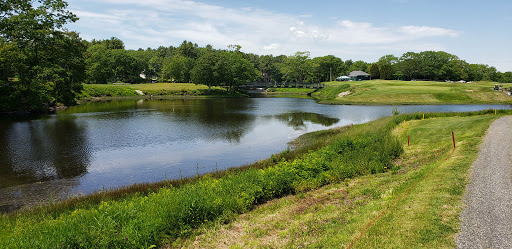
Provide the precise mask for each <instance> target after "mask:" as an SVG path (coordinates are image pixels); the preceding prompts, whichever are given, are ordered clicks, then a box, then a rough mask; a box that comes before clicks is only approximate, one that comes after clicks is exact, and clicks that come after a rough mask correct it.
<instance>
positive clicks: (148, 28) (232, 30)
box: [72, 0, 461, 58]
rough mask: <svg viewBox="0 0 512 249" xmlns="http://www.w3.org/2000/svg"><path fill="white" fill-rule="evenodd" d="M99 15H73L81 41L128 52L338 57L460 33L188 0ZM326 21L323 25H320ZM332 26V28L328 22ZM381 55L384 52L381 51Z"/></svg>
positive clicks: (113, 6) (119, 5) (130, 4)
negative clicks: (179, 49) (203, 50)
mask: <svg viewBox="0 0 512 249" xmlns="http://www.w3.org/2000/svg"><path fill="white" fill-rule="evenodd" d="M91 1H92V2H94V6H97V8H98V10H95V11H92V10H89V11H85V10H83V8H82V9H81V10H72V12H73V13H75V14H77V15H78V17H80V20H79V21H78V22H77V23H76V24H75V25H74V26H76V27H78V28H77V29H78V31H79V32H81V33H82V34H84V37H95V38H100V39H104V38H109V37H111V36H116V37H118V38H120V39H121V40H123V41H124V42H125V44H126V46H127V48H131V49H137V48H139V47H143V48H145V47H158V46H161V45H163V46H169V45H174V46H177V45H179V44H180V43H181V42H182V41H183V40H189V41H192V42H195V43H198V44H199V45H200V46H205V45H206V44H211V45H213V46H214V47H215V48H226V47H227V46H228V45H229V44H239V45H241V46H242V50H243V51H245V52H251V53H257V54H266V53H268V52H269V51H272V53H273V54H286V55H292V54H294V53H295V52H296V51H306V50H308V51H310V52H311V55H312V56H322V55H326V54H334V55H337V56H340V57H345V58H346V56H349V55H353V57H352V58H359V57H360V56H358V55H364V54H379V55H383V54H384V53H385V51H408V50H416V49H417V48H418V46H419V45H418V44H421V46H428V47H429V48H441V49H442V48H443V47H444V46H443V45H442V44H439V43H436V42H432V41H429V43H427V42H425V41H421V42H420V39H425V38H433V39H437V40H442V39H446V38H448V39H452V38H456V37H458V36H459V35H460V34H461V32H458V31H455V30H451V29H445V28H441V27H429V26H412V25H408V26H378V25H376V24H372V23H367V22H355V21H351V20H337V19H327V21H328V23H327V24H323V25H315V24H314V23H312V22H314V21H315V20H314V19H313V18H312V17H313V16H312V15H302V16H301V15H297V16H294V15H290V14H282V13H275V12H272V11H266V10H261V9H255V8H240V9H236V8H227V7H222V6H216V5H210V4H205V3H200V2H197V1H188V0H144V1H140V0H101V1H100V0H91ZM324 21H326V20H324ZM329 22H330V23H329ZM383 51H384V52H383Z"/></svg>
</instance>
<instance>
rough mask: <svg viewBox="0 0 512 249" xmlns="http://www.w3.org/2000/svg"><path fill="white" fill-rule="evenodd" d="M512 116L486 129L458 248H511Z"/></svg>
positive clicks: (466, 197)
mask: <svg viewBox="0 0 512 249" xmlns="http://www.w3.org/2000/svg"><path fill="white" fill-rule="evenodd" d="M511 159H512V116H507V117H503V118H500V119H498V120H496V121H495V122H494V123H493V124H492V125H491V126H490V127H489V130H488V131H487V135H486V136H485V138H484V142H483V144H482V147H481V150H480V153H479V155H478V159H477V160H476V161H475V163H474V164H473V166H472V172H471V181H470V183H469V185H468V186H467V187H466V193H465V195H464V203H465V204H466V207H465V209H464V210H463V212H462V215H461V221H462V224H461V231H460V233H459V234H457V246H458V248H512V160H511Z"/></svg>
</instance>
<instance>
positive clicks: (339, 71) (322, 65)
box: [0, 0, 512, 111]
mask: <svg viewBox="0 0 512 249" xmlns="http://www.w3.org/2000/svg"><path fill="white" fill-rule="evenodd" d="M66 8H67V3H66V2H65V1H62V0H36V1H23V0H7V1H2V2H1V3H0V111H6V110H38V109H47V108H48V107H51V106H54V105H57V104H63V105H72V104H74V103H75V102H76V99H77V96H78V95H79V94H80V92H81V90H82V84H83V83H88V84H109V83H115V82H123V83H143V82H154V81H159V82H192V83H196V84H205V85H208V86H210V87H211V86H225V87H226V88H228V89H229V90H231V89H232V88H233V87H234V86H236V85H239V84H242V83H245V82H250V81H264V82H312V83H316V82H325V81H331V80H334V79H335V78H336V77H338V76H341V75H346V74H348V73H349V72H351V71H356V70H359V71H365V72H367V73H370V74H371V75H372V78H373V79H379V78H380V79H388V80H390V79H395V80H413V79H422V80H436V81H445V80H453V81H456V80H465V81H481V80H487V81H496V82H512V72H505V73H501V72H498V71H497V70H496V68H495V67H492V66H488V65H482V64H469V63H467V62H466V61H464V60H461V59H460V58H458V57H457V56H455V55H452V54H449V53H446V52H442V51H438V52H436V51H424V52H420V53H415V52H407V53H405V54H403V55H402V56H400V57H396V56H394V55H384V56H382V57H381V58H380V59H379V60H378V61H377V62H374V63H368V62H364V61H361V60H357V61H353V60H351V59H347V60H342V59H341V58H338V57H336V56H333V55H327V56H322V57H315V58H311V56H310V53H309V52H307V51H304V52H297V53H295V54H294V55H289V56H287V55H279V56H274V55H256V54H252V53H244V52H242V51H241V46H239V45H230V46H228V47H227V48H226V49H214V48H213V47H212V46H211V45H206V46H205V47H199V46H198V45H197V44H195V43H193V42H190V41H183V43H181V44H180V45H178V46H176V47H175V46H169V47H165V46H161V47H159V48H156V49H152V48H147V49H142V48H141V49H138V50H129V49H126V48H125V46H124V43H123V41H122V40H120V39H118V38H115V37H112V38H110V39H107V40H92V41H86V40H83V39H81V38H80V36H79V35H78V34H77V33H75V32H70V31H68V30H67V29H65V24H67V23H70V22H75V21H76V20H78V18H77V16H75V15H74V14H72V13H71V12H69V11H68V10H66Z"/></svg>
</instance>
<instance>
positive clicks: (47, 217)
mask: <svg viewBox="0 0 512 249" xmlns="http://www.w3.org/2000/svg"><path fill="white" fill-rule="evenodd" d="M484 113H490V111H487V112H479V113H472V114H462V115H463V116H467V115H477V114H484ZM457 115H458V114H435V115H429V116H428V117H429V118H430V117H433V116H437V117H441V116H457ZM480 117H482V116H480ZM483 117H490V118H489V120H490V119H492V118H493V116H483ZM412 119H416V120H418V119H421V116H420V114H411V115H403V116H395V117H389V118H385V119H380V120H377V121H374V122H371V123H367V124H362V125H356V126H351V127H345V128H340V129H335V130H329V131H323V132H317V133H314V134H309V135H307V136H306V137H305V138H303V139H302V140H299V141H298V142H299V143H300V142H306V143H307V144H309V147H308V148H315V149H314V150H309V151H306V152H305V151H303V152H302V153H300V154H294V153H295V152H294V151H288V152H284V153H283V154H281V155H280V156H277V157H273V158H271V159H269V160H267V161H265V162H262V163H259V164H256V165H254V166H249V167H246V168H245V169H244V170H234V171H231V172H225V173H224V174H223V176H222V177H220V178H218V177H217V174H211V175H206V176H204V177H202V178H197V179H196V180H194V181H191V182H190V183H189V184H185V185H173V184H169V185H167V186H165V187H162V188H160V189H159V190H157V191H155V192H152V191H147V192H145V193H147V194H143V193H138V194H137V193H136V194H133V195H125V196H123V198H122V199H119V200H113V199H111V200H108V201H102V202H101V203H99V204H94V203H88V202H85V203H80V202H78V203H74V204H72V205H69V206H68V208H66V206H60V208H52V207H47V208H43V209H39V210H36V211H33V212H21V213H19V214H11V215H4V216H2V217H1V221H2V222H0V231H1V232H0V247H1V248H33V247H43V248H46V247H60V246H64V247H65V248H74V247H86V248H90V247H125V248H126V247H128V248H140V247H150V246H152V245H158V244H162V243H171V242H173V241H176V239H179V238H185V237H187V236H189V235H190V234H192V232H193V231H195V228H197V227H201V226H204V225H205V224H217V223H218V222H221V223H222V222H229V221H230V220H231V219H232V218H233V217H236V214H239V213H244V212H247V211H249V210H251V209H253V208H254V207H255V206H256V205H258V204H261V203H264V202H266V201H269V200H271V199H274V198H277V197H282V196H285V195H288V194H299V195H304V194H305V193H307V191H308V190H311V189H316V188H318V187H321V186H324V185H326V184H332V183H337V182H341V181H344V180H346V179H349V178H353V177H356V176H358V175H367V174H374V173H383V172H388V171H389V170H390V169H393V170H391V171H392V172H395V173H397V172H399V171H400V170H401V169H400V167H393V163H392V162H393V160H394V159H395V158H397V157H399V156H400V155H401V153H402V152H403V149H402V146H401V144H400V143H399V142H398V141H397V139H396V137H395V136H394V135H393V129H394V128H395V127H396V125H397V124H401V123H402V121H403V120H412ZM439 120H443V119H439ZM485 120H487V119H483V118H482V119H481V120H479V121H478V122H473V125H475V126H476V127H480V128H478V129H477V130H478V132H477V133H476V134H480V135H481V134H482V133H483V131H482V132H480V130H482V129H481V127H484V126H485V124H488V123H489V122H487V121H486V122H484V121H485ZM411 122H418V121H411ZM411 122H409V123H411ZM422 122H432V121H430V120H429V121H422ZM409 123H408V124H409ZM460 123H462V122H459V121H454V122H452V123H450V125H449V126H447V127H446V129H450V128H454V129H456V130H457V131H458V129H463V130H464V129H467V128H471V129H469V131H466V133H468V132H471V131H472V130H474V129H473V128H472V127H471V126H461V125H460ZM480 124H483V126H482V125H480ZM437 125H439V124H435V123H434V124H432V125H431V127H430V129H432V130H435V129H433V128H434V127H436V126H437ZM430 129H426V130H421V132H418V134H424V133H426V134H430ZM483 130H485V129H483ZM395 133H396V131H395ZM399 134H400V137H401V140H403V137H404V135H403V134H402V133H399ZM432 134H437V133H432ZM461 134H463V133H462V132H461ZM432 137H435V136H432ZM461 138H462V137H461ZM432 139H434V138H432ZM432 141H437V142H439V139H437V140H432ZM402 142H403V141H402ZM434 145H435V144H434ZM434 145H430V146H432V147H417V151H416V152H417V153H420V154H414V155H416V156H413V157H416V159H421V160H419V161H415V163H416V164H415V165H416V167H418V168H420V169H422V170H423V171H421V172H423V173H425V172H424V169H423V168H425V167H419V166H422V165H423V163H424V162H432V161H428V160H433V159H435V160H437V159H439V156H440V155H444V154H443V153H445V151H446V146H442V147H441V149H439V148H438V149H435V148H436V147H437V146H439V144H437V146H434ZM474 147H475V146H473V147H472V148H474ZM424 149H434V151H435V153H433V154H432V153H431V152H430V151H429V150H426V151H424ZM289 153H290V154H294V156H292V157H287V156H286V155H287V154H289ZM421 153H423V154H421ZM405 155H408V154H407V153H406V154H405ZM461 155H464V154H461ZM471 155H472V154H471ZM424 156H426V157H424ZM406 159H407V158H406ZM427 159H428V160H427ZM422 160H427V161H422ZM427 168H428V167H427ZM407 172H408V171H407ZM411 172H413V171H411ZM387 174H390V173H387ZM410 177H412V178H411V179H416V178H417V177H418V176H417V175H411V176H410ZM393 184H394V183H392V182H390V186H394V185H393ZM406 185H407V184H406ZM406 185H404V186H406ZM173 186H175V187H173ZM372 186H375V185H372ZM404 186H402V187H400V188H398V189H396V191H397V193H400V191H403V187H404ZM376 188H377V187H376ZM371 191H373V190H371V189H370V190H366V191H365V192H364V193H365V194H371V193H372V192H371ZM375 191H377V190H375ZM379 191H380V190H379ZM394 191H395V190H394ZM375 196H379V195H377V194H376V195H375ZM385 200H388V199H385ZM356 203H359V202H356Z"/></svg>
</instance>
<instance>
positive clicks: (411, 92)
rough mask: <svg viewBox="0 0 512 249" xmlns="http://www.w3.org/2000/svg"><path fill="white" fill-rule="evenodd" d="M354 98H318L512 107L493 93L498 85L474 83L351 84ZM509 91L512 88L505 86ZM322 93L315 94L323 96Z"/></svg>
mask: <svg viewBox="0 0 512 249" xmlns="http://www.w3.org/2000/svg"><path fill="white" fill-rule="evenodd" d="M345 84H347V82H329V83H327V84H326V85H327V86H328V87H327V88H325V89H323V90H322V91H331V89H330V88H333V87H334V88H336V87H340V86H343V85H345ZM348 84H350V91H351V92H352V94H350V95H348V96H344V97H337V94H339V93H341V92H342V90H341V89H340V90H339V91H335V92H334V93H331V94H327V95H328V96H330V97H328V98H325V97H318V99H319V100H320V102H321V103H329V104H375V105H376V104H389V105H397V104H497V103H503V104H510V103H512V98H510V97H509V96H507V95H505V94H504V93H502V92H498V91H494V90H492V88H493V87H494V84H496V83H495V82H473V83H466V84H459V83H445V82H435V81H395V80H371V81H352V82H348ZM502 85H503V87H506V88H508V87H510V86H512V84H502ZM322 91H319V92H318V93H315V94H313V97H316V96H315V95H317V94H320V93H321V92H322Z"/></svg>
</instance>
